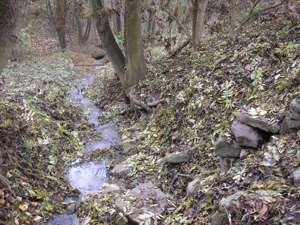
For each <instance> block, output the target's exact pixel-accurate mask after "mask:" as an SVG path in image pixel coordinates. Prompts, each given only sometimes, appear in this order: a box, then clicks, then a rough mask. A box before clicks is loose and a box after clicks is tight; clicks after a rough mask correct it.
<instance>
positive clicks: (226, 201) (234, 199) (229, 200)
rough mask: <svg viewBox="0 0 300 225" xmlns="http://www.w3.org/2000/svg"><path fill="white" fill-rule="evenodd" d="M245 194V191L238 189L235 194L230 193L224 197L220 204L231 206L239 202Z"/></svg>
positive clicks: (226, 206)
mask: <svg viewBox="0 0 300 225" xmlns="http://www.w3.org/2000/svg"><path fill="white" fill-rule="evenodd" d="M244 194H245V193H244V192H242V191H238V192H236V193H235V194H233V195H229V196H227V197H225V198H222V199H221V201H220V206H222V207H225V208H230V207H232V206H233V205H236V204H239V202H238V200H239V198H240V197H241V196H242V195H244Z"/></svg>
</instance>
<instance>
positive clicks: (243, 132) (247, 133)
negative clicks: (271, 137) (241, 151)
mask: <svg viewBox="0 0 300 225" xmlns="http://www.w3.org/2000/svg"><path fill="white" fill-rule="evenodd" d="M231 131H232V133H233V135H234V137H235V140H236V142H237V143H238V144H239V145H240V146H244V147H251V148H257V147H258V146H259V145H260V144H262V143H263V142H264V138H263V136H262V135H261V134H260V133H259V131H257V130H256V129H254V128H252V127H250V126H248V125H246V124H243V123H241V122H239V121H237V120H235V121H233V123H232V125H231Z"/></svg>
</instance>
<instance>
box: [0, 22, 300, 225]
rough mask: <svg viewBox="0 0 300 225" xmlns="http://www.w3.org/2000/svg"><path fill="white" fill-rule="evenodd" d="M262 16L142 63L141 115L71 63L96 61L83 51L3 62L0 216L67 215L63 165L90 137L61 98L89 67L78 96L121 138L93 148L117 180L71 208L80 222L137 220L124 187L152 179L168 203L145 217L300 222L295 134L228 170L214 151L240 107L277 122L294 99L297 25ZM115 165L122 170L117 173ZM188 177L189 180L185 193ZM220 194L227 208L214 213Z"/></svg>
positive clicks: (114, 85) (110, 83) (2, 220)
mask: <svg viewBox="0 0 300 225" xmlns="http://www.w3.org/2000/svg"><path fill="white" fill-rule="evenodd" d="M263 19H266V20H267V19H268V18H263ZM267 21H268V20H267ZM269 21H272V23H271V22H266V23H264V24H263V23H261V21H256V23H254V24H253V25H251V26H249V27H247V29H245V30H243V31H242V32H238V33H236V34H234V35H225V34H222V35H221V34H218V35H215V36H211V37H210V38H209V39H207V40H205V42H204V43H203V45H202V46H201V48H200V49H199V51H196V52H194V51H192V50H191V49H186V50H184V51H182V52H181V53H180V54H179V55H177V56H176V57H174V58H172V59H159V60H157V61H155V62H151V63H149V64H148V74H147V78H146V80H144V81H142V82H140V84H139V85H138V86H137V87H136V94H137V96H139V98H140V100H142V101H148V102H150V101H152V100H153V99H161V100H162V101H161V103H160V104H158V105H157V106H155V107H153V108H152V111H151V112H150V113H145V112H143V111H142V110H141V109H137V108H134V107H131V106H130V105H127V104H125V103H124V99H123V96H122V95H121V93H120V85H119V83H118V81H117V79H116V78H115V77H114V76H113V73H112V72H107V73H106V72H105V73H104V72H103V70H97V69H93V70H90V69H89V68H87V69H80V70H79V69H78V68H74V64H78V63H80V64H84V63H87V64H94V63H95V62H94V61H92V59H88V56H87V55H82V54H77V53H74V52H69V51H67V52H66V53H60V52H56V51H52V49H53V48H52V49H49V51H48V50H42V51H46V52H47V53H49V54H36V55H35V56H34V54H33V56H32V57H28V58H27V59H25V60H24V61H22V62H17V63H11V64H10V65H8V66H7V67H6V68H5V69H4V70H3V71H2V73H1V79H2V78H3V82H0V84H1V91H0V93H1V96H0V127H1V130H0V137H1V142H0V143H1V148H3V149H4V151H2V152H1V155H0V156H1V157H0V160H2V161H1V162H0V163H1V172H0V181H1V186H0V209H1V210H0V224H5V225H8V224H9V225H10V224H22V225H23V224H44V223H46V221H47V220H48V219H49V218H50V217H51V215H52V214H56V213H66V212H67V208H66V205H64V204H63V202H64V200H65V199H66V197H67V196H76V195H78V192H77V191H76V190H74V189H72V188H71V187H70V186H69V185H68V184H67V182H66V179H65V174H64V172H63V171H65V166H66V165H68V164H69V163H70V162H72V161H73V160H75V159H76V157H77V156H78V152H80V151H81V150H82V149H83V148H84V141H85V140H86V139H89V138H90V137H91V136H93V135H94V134H93V133H91V132H90V131H91V125H90V124H89V123H88V120H87V118H85V116H84V112H83V110H82V109H81V108H80V107H78V106H76V105H74V104H72V103H71V102H70V99H69V91H70V89H71V88H72V87H73V84H74V81H75V80H77V79H81V78H82V77H83V76H85V75H86V74H87V73H93V74H94V75H95V80H94V82H93V83H92V84H91V85H90V86H89V87H88V88H87V90H85V94H86V96H87V97H89V98H90V99H92V100H93V101H94V102H95V104H96V105H97V106H98V107H99V108H100V109H101V111H102V116H101V118H99V120H100V123H102V124H104V123H106V122H108V121H113V122H114V124H116V126H117V128H118V131H119V134H120V137H121V140H122V145H121V146H119V148H118V149H116V148H112V149H107V150H106V151H100V152H98V153H97V156H95V157H98V158H99V157H101V158H102V157H103V158H107V159H109V174H108V175H109V176H110V177H111V179H110V180H109V182H111V183H112V184H114V185H115V186H114V187H119V188H116V190H115V191H112V190H111V191H109V192H107V193H105V194H101V193H100V194H96V195H91V196H88V197H87V198H86V199H85V201H84V202H83V203H82V204H81V205H80V206H78V209H77V211H76V214H77V216H78V217H79V218H81V219H82V221H84V222H85V224H92V225H99V224H114V225H115V224H118V225H119V224H134V223H133V222H132V221H130V219H131V218H132V216H131V215H133V214H135V212H133V211H132V210H136V208H137V206H134V207H133V206H132V202H135V201H136V202H138V201H137V200H134V199H130V196H129V197H128V196H127V194H128V190H132V189H134V188H135V187H137V186H139V185H140V184H144V183H149V182H151V183H153V184H154V185H153V189H156V188H159V189H160V190H161V193H160V195H162V193H165V194H167V196H168V197H167V198H168V200H167V203H166V204H167V205H168V206H167V207H166V210H164V211H163V212H160V213H157V214H156V213H154V212H152V211H150V212H148V214H147V213H146V214H143V213H140V215H139V216H140V217H139V219H141V220H143V222H144V224H170V225H171V224H172V225H173V224H174V225H175V224H220V225H221V224H297V223H299V221H300V215H299V211H300V204H299V200H300V193H299V189H297V188H296V187H295V185H294V184H293V182H292V173H293V171H294V170H295V168H297V166H299V162H300V161H299V154H300V142H299V135H300V133H299V132H293V133H291V134H277V135H273V136H272V137H271V141H270V142H268V143H266V144H264V145H262V146H261V147H259V148H258V149H251V150H249V149H247V150H246V151H245V152H244V155H243V156H242V157H241V159H238V160H235V161H234V162H233V165H232V168H231V169H230V170H229V171H227V172H225V171H223V170H222V168H221V167H220V165H219V158H218V157H217V155H216V153H215V151H214V146H215V142H216V139H217V137H218V136H219V135H220V134H221V133H224V132H228V131H229V129H230V124H231V122H232V120H233V119H234V113H235V112H237V111H238V110H240V109H242V108H247V109H249V110H252V111H255V112H257V113H258V114H264V115H268V116H270V117H274V118H279V119H282V118H283V116H284V115H285V113H286V112H287V108H288V106H289V104H290V102H291V100H292V99H294V98H295V97H298V96H299V93H300V80H299V73H300V58H299V51H300V49H299V40H297V37H298V35H299V33H298V34H297V33H295V32H296V31H295V29H291V28H290V25H289V24H284V23H283V21H282V20H280V19H277V20H276V19H274V18H273V19H272V20H269ZM298 29H299V28H298ZM34 40H36V39H34ZM52 41H53V40H49V43H52ZM35 43H36V42H35ZM37 46H40V47H44V46H49V44H47V45H45V44H43V43H40V44H38V45H37ZM36 48H39V47H36ZM187 150H188V152H189V153H191V157H190V158H189V159H188V160H186V162H184V163H177V164H167V163H162V162H161V159H162V158H163V157H164V156H166V155H168V154H170V153H174V152H187ZM116 152H118V154H116ZM116 155H117V156H116ZM266 156H268V157H266ZM120 163H121V164H120ZM116 165H126V166H125V169H122V171H121V172H120V171H119V172H116V171H114V168H115V167H116ZM124 171H125V172H124ZM2 176H3V177H2ZM196 178H197V179H198V180H199V182H197V188H196V190H194V191H193V193H192V195H188V194H187V187H188V185H189V183H190V182H191V181H193V180H195V179H196ZM151 187H152V186H151ZM190 194H191V193H190ZM233 194H235V196H233V197H232V195H233ZM228 196H231V197H232V198H234V200H235V202H234V204H233V205H232V204H229V207H228V208H226V210H225V212H224V211H220V202H221V201H222V199H223V201H224V199H225V200H226V199H227V197H228ZM120 200H122V201H123V206H124V207H120V204H119V203H118V202H119V201H120ZM129 200H131V201H129ZM148 200H149V199H148ZM150 200H151V197H150ZM152 200H153V203H152V205H153V207H155V204H157V202H155V199H152ZM127 201H129V203H128V202H127ZM124 202H125V203H124ZM229 202H230V201H229ZM142 203H144V202H141V204H142ZM121 205H122V204H121ZM127 206H128V207H127ZM138 207H139V206H138ZM140 207H143V205H140ZM128 210H129V211H131V212H128ZM128 219H129V222H128Z"/></svg>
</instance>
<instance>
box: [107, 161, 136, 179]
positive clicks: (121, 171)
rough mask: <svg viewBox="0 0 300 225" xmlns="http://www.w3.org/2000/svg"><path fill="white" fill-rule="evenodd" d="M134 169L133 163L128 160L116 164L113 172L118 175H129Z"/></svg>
mask: <svg viewBox="0 0 300 225" xmlns="http://www.w3.org/2000/svg"><path fill="white" fill-rule="evenodd" d="M132 170H133V165H132V164H131V163H129V162H127V161H124V162H121V163H119V164H117V165H115V166H114V168H113V169H112V171H111V173H112V174H113V175H114V176H116V177H128V176H129V175H130V173H131V172H132Z"/></svg>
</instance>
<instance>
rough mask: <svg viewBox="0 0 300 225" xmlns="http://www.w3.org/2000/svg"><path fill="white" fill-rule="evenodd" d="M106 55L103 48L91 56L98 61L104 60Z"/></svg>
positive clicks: (97, 49)
mask: <svg viewBox="0 0 300 225" xmlns="http://www.w3.org/2000/svg"><path fill="white" fill-rule="evenodd" d="M105 55H106V52H105V51H104V50H102V49H101V48H96V49H95V50H94V51H93V52H92V54H91V56H92V58H94V59H96V60H99V59H103V58H104V57H105Z"/></svg>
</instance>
